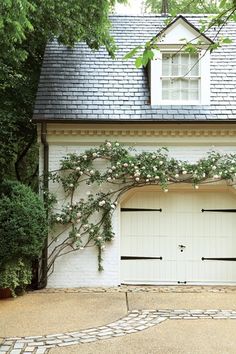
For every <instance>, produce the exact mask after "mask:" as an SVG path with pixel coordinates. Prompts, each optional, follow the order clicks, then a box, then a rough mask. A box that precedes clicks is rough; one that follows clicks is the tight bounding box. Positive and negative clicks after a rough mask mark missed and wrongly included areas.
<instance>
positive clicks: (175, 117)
mask: <svg viewBox="0 0 236 354" xmlns="http://www.w3.org/2000/svg"><path fill="white" fill-rule="evenodd" d="M184 16H185V15H184ZM185 17H186V18H187V20H188V21H190V22H191V23H192V24H193V25H194V26H196V27H197V26H198V23H199V19H202V18H206V15H205V16H204V15H186V16H185ZM111 19H112V24H113V28H112V34H113V35H114V37H115V40H116V43H117V45H118V47H119V50H118V52H117V56H116V59H115V60H112V59H111V58H110V57H109V55H108V54H107V53H106V51H105V49H103V48H101V49H100V50H99V51H97V52H94V51H92V50H91V49H89V48H88V47H87V45H86V44H84V43H78V44H77V45H76V46H75V47H74V48H73V49H69V48H67V47H65V46H62V45H59V44H58V43H57V42H56V41H53V42H50V43H49V44H48V45H47V47H46V51H45V56H44V61H43V66H42V71H41V78H40V83H39V87H38V93H37V98H36V104H35V110H34V115H33V119H34V120H36V121H88V120H92V121H94V120H96V121H98V122H99V121H100V122H102V121H104V120H110V121H132V120H133V121H139V120H140V121H143V120H145V121H149V120H150V121H162V122H164V121H167V122H170V121H179V122H180V121H201V122H204V121H211V122H213V121H216V120H217V121H223V122H226V121H229V122H230V121H231V122H232V121H234V120H235V121H236V45H235V43H236V23H235V22H232V23H229V24H227V26H225V28H224V29H223V30H222V32H221V35H222V36H229V37H230V38H231V39H233V40H234V43H232V44H230V45H225V46H224V47H223V48H220V49H218V50H216V51H214V52H213V53H212V55H211V104H210V105H209V106H200V105H198V106H196V105H194V106H158V107H153V106H151V105H150V90H149V85H148V81H147V75H146V72H145V70H144V69H143V68H141V69H136V68H135V66H134V62H133V61H132V60H128V61H124V60H123V56H124V55H125V54H126V53H127V52H129V51H130V49H132V48H133V47H135V46H136V45H139V44H142V43H144V42H145V41H147V40H148V39H150V38H151V37H152V36H154V35H156V34H157V33H158V32H160V30H161V29H162V28H163V27H164V22H163V20H164V17H162V16H160V15H157V16H154V15H148V16H112V17H111ZM217 31H218V29H217V28H215V29H213V30H211V31H210V32H208V33H207V35H208V36H209V37H210V38H211V39H212V40H214V39H215V36H216V34H217Z"/></svg>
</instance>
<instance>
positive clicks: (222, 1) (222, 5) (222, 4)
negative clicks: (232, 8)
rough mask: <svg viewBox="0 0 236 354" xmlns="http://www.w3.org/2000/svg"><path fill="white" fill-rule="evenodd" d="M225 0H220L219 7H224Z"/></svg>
mask: <svg viewBox="0 0 236 354" xmlns="http://www.w3.org/2000/svg"><path fill="white" fill-rule="evenodd" d="M226 1H227V0H221V2H220V5H219V7H224V6H225V4H226Z"/></svg>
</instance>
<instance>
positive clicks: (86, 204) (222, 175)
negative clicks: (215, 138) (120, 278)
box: [47, 141, 236, 272]
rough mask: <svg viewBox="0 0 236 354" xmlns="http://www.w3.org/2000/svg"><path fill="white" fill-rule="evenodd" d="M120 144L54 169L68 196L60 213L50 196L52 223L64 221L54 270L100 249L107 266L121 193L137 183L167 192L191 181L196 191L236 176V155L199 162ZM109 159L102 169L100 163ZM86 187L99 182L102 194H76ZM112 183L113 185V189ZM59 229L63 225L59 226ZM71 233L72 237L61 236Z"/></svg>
mask: <svg viewBox="0 0 236 354" xmlns="http://www.w3.org/2000/svg"><path fill="white" fill-rule="evenodd" d="M132 150H133V149H131V148H125V147H124V146H121V145H120V144H119V143H118V142H109V141H106V142H105V143H104V144H102V145H101V146H99V147H98V148H92V149H89V150H87V151H85V152H84V153H82V154H75V153H73V154H68V155H67V156H66V157H64V158H63V159H62V160H61V168H60V170H58V171H54V172H52V173H50V176H49V178H50V179H51V180H52V181H53V182H57V183H59V184H61V185H62V187H63V189H64V192H65V200H67V203H66V204H65V203H64V204H63V206H62V207H61V209H60V211H58V212H56V209H55V208H52V204H53V203H54V202H55V197H54V196H53V195H51V194H50V193H48V194H47V196H48V198H47V205H48V207H49V209H50V222H51V225H54V226H55V224H56V225H61V227H62V229H61V228H60V231H59V232H58V233H56V234H55V236H54V237H53V239H52V240H51V242H50V244H49V249H51V252H50V253H49V262H48V272H49V271H53V268H54V263H55V260H56V259H57V258H58V257H60V256H62V255H65V254H67V253H70V252H74V251H77V250H79V249H80V250H81V249H84V248H85V247H94V246H95V247H97V249H98V269H99V271H101V270H102V269H103V268H102V252H103V250H104V249H105V247H106V243H107V242H110V241H112V240H113V238H114V236H115V235H114V233H113V230H112V214H113V212H114V210H115V208H116V206H117V203H118V200H119V198H120V196H121V195H122V194H123V193H125V192H126V191H128V190H130V189H132V188H134V187H142V186H146V185H159V186H160V187H161V188H162V190H163V191H164V192H168V186H169V185H170V184H173V183H190V184H192V185H193V187H194V188H195V189H198V188H199V185H200V184H201V183H213V182H216V181H220V180H231V181H232V182H233V181H234V180H235V177H236V155H234V154H225V155H222V154H220V153H219V152H215V151H212V152H209V153H208V154H207V156H206V157H205V158H202V159H200V160H199V161H198V162H196V163H189V162H187V161H181V160H177V159H174V158H171V157H169V155H168V150H167V149H166V148H160V149H158V150H157V151H155V152H142V153H139V154H138V153H137V152H135V150H133V151H132ZM97 160H105V161H106V167H105V169H103V170H102V171H101V170H100V169H98V168H96V166H95V161H97ZM85 185H87V186H93V185H97V186H99V188H97V190H99V191H98V192H95V193H88V194H87V195H86V197H85V198H80V199H79V200H77V198H78V197H77V196H76V193H77V191H78V190H79V189H80V188H82V189H83V190H84V189H85ZM108 186H112V189H108V188H109V187H108ZM56 229H57V230H58V228H57V227H56ZM65 231H68V234H67V236H66V237H62V239H61V236H62V235H63V234H64V232H65Z"/></svg>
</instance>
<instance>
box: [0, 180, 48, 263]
mask: <svg viewBox="0 0 236 354" xmlns="http://www.w3.org/2000/svg"><path fill="white" fill-rule="evenodd" d="M46 236H47V219H46V212H45V209H44V206H43V202H42V201H41V199H40V198H39V197H38V195H36V194H35V193H34V192H33V191H32V190H31V189H30V188H29V187H27V186H25V185H23V184H21V183H19V182H15V181H5V182H3V183H2V184H1V185H0V268H2V267H4V266H5V265H6V264H7V263H9V262H12V261H15V260H18V259H23V260H27V261H30V260H33V259H35V258H37V257H38V256H39V255H40V253H41V251H42V248H43V244H44V240H45V237H46Z"/></svg>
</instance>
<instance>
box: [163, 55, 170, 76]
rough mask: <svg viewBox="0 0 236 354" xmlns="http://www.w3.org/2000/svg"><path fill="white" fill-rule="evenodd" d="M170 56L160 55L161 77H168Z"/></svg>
mask: <svg viewBox="0 0 236 354" xmlns="http://www.w3.org/2000/svg"><path fill="white" fill-rule="evenodd" d="M170 64H171V62H170V55H169V54H163V55H162V75H163V76H170Z"/></svg>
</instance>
